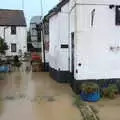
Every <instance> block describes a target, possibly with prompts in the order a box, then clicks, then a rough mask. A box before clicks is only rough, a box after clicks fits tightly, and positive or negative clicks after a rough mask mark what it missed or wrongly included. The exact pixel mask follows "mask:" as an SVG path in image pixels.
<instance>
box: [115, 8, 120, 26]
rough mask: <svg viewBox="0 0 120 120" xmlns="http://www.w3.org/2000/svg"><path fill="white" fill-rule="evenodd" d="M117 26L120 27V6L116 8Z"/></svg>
mask: <svg viewBox="0 0 120 120" xmlns="http://www.w3.org/2000/svg"><path fill="white" fill-rule="evenodd" d="M116 25H120V6H116Z"/></svg>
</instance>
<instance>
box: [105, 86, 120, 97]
mask: <svg viewBox="0 0 120 120" xmlns="http://www.w3.org/2000/svg"><path fill="white" fill-rule="evenodd" d="M118 92H119V90H118V88H117V85H116V84H110V85H109V86H108V87H107V88H104V89H103V96H104V97H107V98H111V99H114V98H115V96H116V95H117V94H118Z"/></svg>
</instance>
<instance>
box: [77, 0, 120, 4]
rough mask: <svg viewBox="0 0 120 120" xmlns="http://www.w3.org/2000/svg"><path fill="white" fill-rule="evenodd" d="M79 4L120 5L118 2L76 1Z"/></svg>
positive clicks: (111, 0)
mask: <svg viewBox="0 0 120 120" xmlns="http://www.w3.org/2000/svg"><path fill="white" fill-rule="evenodd" d="M77 3H80V4H103V5H110V4H114V5H120V0H77Z"/></svg>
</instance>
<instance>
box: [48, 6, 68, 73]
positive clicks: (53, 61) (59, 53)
mask: <svg viewBox="0 0 120 120" xmlns="http://www.w3.org/2000/svg"><path fill="white" fill-rule="evenodd" d="M49 29H50V30H49V31H50V50H49V53H50V57H49V59H50V67H52V68H54V69H56V70H61V71H69V51H68V50H69V49H68V48H61V45H69V32H68V30H69V28H68V4H66V5H65V6H64V7H62V9H61V12H59V13H58V14H56V15H54V16H52V17H51V18H50V20H49Z"/></svg>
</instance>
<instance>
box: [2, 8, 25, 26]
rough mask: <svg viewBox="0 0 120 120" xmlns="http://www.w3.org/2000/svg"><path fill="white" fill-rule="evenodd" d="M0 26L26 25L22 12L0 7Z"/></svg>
mask: <svg viewBox="0 0 120 120" xmlns="http://www.w3.org/2000/svg"><path fill="white" fill-rule="evenodd" d="M0 26H26V20H25V16H24V12H23V11H22V10H7V9H0Z"/></svg>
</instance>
